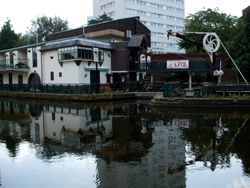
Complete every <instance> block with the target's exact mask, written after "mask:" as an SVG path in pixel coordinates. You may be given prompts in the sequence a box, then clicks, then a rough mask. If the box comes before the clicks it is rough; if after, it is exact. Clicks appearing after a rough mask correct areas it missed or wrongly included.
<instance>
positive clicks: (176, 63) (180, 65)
mask: <svg viewBox="0 0 250 188" xmlns="http://www.w3.org/2000/svg"><path fill="white" fill-rule="evenodd" d="M188 68H189V60H170V61H167V69H188Z"/></svg>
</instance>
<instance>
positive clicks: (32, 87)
mask: <svg viewBox="0 0 250 188" xmlns="http://www.w3.org/2000/svg"><path fill="white" fill-rule="evenodd" d="M163 85H164V82H152V83H150V82H147V83H146V82H145V83H144V82H128V83H124V82H120V83H108V84H0V91H11V92H18V91H22V92H40V93H65V94H93V93H106V92H114V91H124V92H125V91H128V92H158V91H163Z"/></svg>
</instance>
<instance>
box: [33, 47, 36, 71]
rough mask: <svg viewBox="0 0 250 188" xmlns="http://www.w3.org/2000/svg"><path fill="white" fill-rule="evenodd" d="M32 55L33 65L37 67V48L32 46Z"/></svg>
mask: <svg viewBox="0 0 250 188" xmlns="http://www.w3.org/2000/svg"><path fill="white" fill-rule="evenodd" d="M32 55H33V67H37V49H36V48H32Z"/></svg>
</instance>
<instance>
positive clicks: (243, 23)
mask: <svg viewBox="0 0 250 188" xmlns="http://www.w3.org/2000/svg"><path fill="white" fill-rule="evenodd" d="M236 31H237V32H236V34H235V35H234V37H233V45H232V46H231V48H230V51H231V52H232V54H231V55H232V57H233V59H234V60H235V62H236V64H237V65H238V67H239V69H240V70H241V72H242V74H243V75H244V77H245V78H246V79H247V80H248V81H249V80H250V9H249V10H248V11H247V13H246V16H245V17H244V18H243V19H241V20H239V22H238V24H237V25H236Z"/></svg>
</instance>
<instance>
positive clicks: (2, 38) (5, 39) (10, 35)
mask: <svg viewBox="0 0 250 188" xmlns="http://www.w3.org/2000/svg"><path fill="white" fill-rule="evenodd" d="M17 42H18V35H17V34H16V33H15V32H14V30H12V25H11V24H10V20H9V19H8V20H7V21H6V22H5V24H4V25H3V27H2V29H1V32H0V50H4V49H9V48H14V47H15V45H16V43H17Z"/></svg>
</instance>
